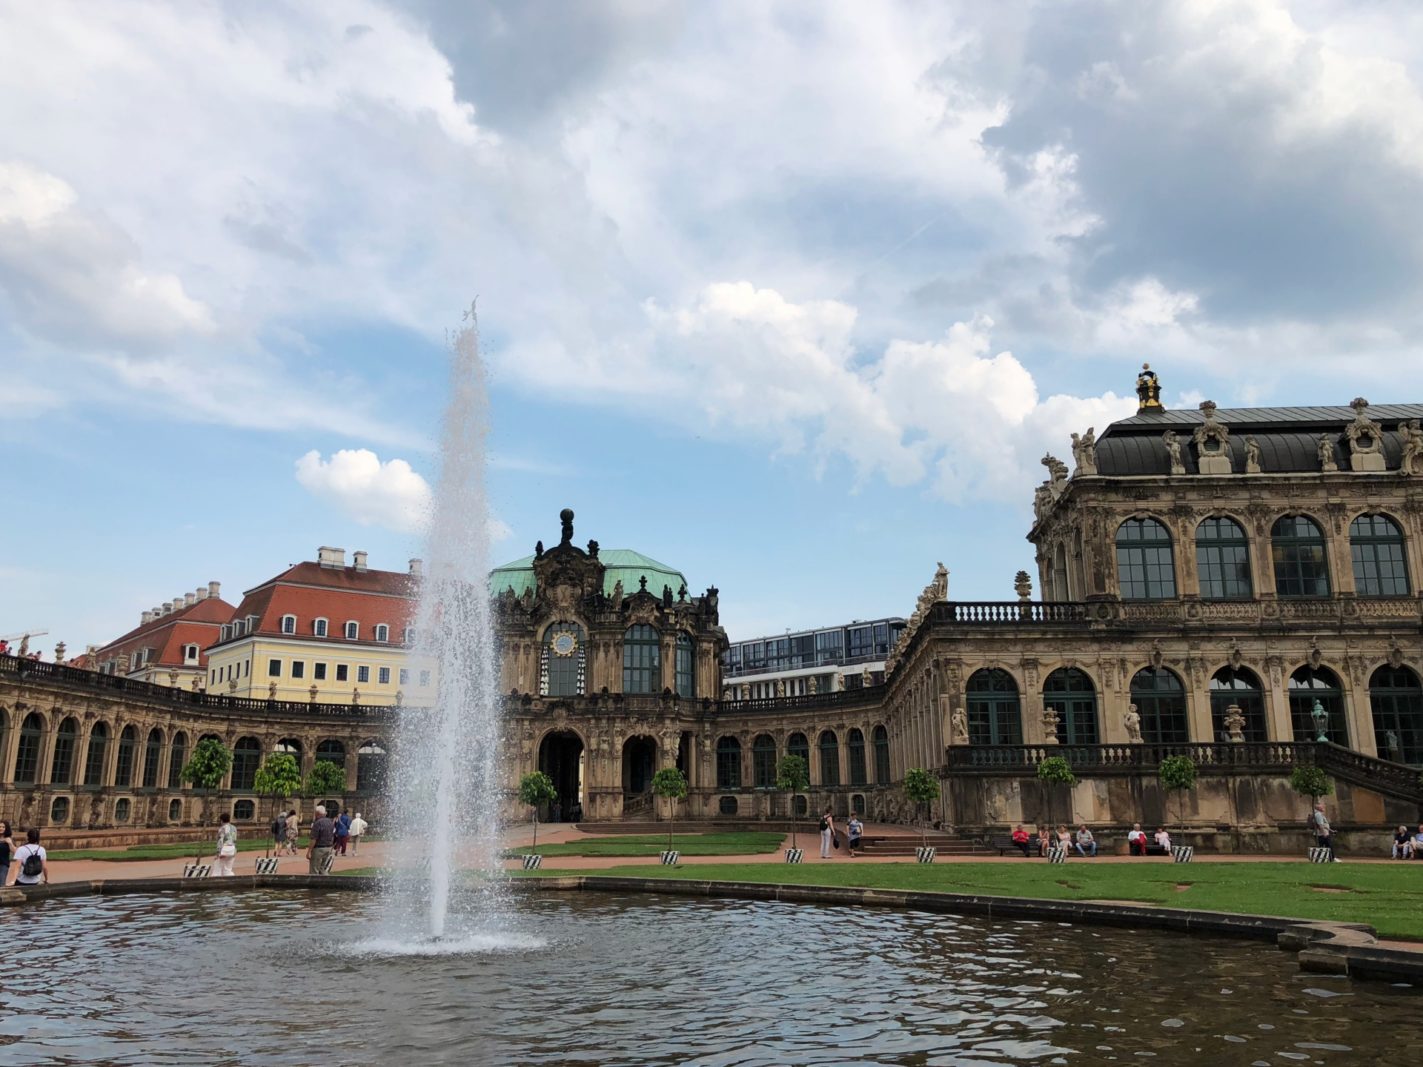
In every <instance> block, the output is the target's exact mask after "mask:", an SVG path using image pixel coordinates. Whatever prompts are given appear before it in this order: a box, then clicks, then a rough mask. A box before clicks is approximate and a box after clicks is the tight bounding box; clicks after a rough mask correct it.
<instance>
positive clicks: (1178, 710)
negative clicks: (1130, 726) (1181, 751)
mask: <svg viewBox="0 0 1423 1067" xmlns="http://www.w3.org/2000/svg"><path fill="white" fill-rule="evenodd" d="M1131 702H1132V703H1133V704H1135V705H1136V710H1137V714H1139V715H1140V716H1141V739H1142V740H1143V741H1146V742H1148V743H1149V744H1154V745H1167V744H1176V743H1178V742H1181V741H1189V740H1190V739H1191V727H1190V724H1189V723H1188V722H1187V719H1186V690H1185V687H1184V686H1182V685H1181V679H1180V678H1177V677H1176V675H1175V674H1173V673H1172V672H1170V671H1168V670H1166V669H1164V668H1163V669H1161V670H1153V669H1152V668H1151V667H1147V668H1145V669H1144V670H1140V671H1137V672H1136V675H1135V677H1133V678H1132V680H1131Z"/></svg>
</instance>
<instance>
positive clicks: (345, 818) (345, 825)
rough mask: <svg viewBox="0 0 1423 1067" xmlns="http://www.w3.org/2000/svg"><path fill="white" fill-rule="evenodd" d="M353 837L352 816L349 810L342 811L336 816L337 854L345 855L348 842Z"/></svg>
mask: <svg viewBox="0 0 1423 1067" xmlns="http://www.w3.org/2000/svg"><path fill="white" fill-rule="evenodd" d="M350 837H351V816H350V814H349V813H348V812H344V811H343V812H342V813H341V814H340V815H338V816H336V854H337V855H338V856H344V855H345V854H346V842H347V841H348V840H349V839H350Z"/></svg>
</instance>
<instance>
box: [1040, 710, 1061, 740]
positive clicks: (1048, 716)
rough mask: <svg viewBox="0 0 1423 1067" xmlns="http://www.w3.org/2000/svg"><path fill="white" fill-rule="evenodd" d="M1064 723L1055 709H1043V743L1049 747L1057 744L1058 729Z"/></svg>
mask: <svg viewBox="0 0 1423 1067" xmlns="http://www.w3.org/2000/svg"><path fill="white" fill-rule="evenodd" d="M1061 722H1062V718H1061V716H1059V715H1058V713H1057V712H1056V711H1055V710H1054V709H1053V708H1047V707H1045V708H1043V743H1044V744H1047V745H1055V744H1057V743H1058V742H1057V728H1058V725H1059V724H1060V723H1061Z"/></svg>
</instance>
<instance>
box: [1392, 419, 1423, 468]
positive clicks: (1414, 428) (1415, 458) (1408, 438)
mask: <svg viewBox="0 0 1423 1067" xmlns="http://www.w3.org/2000/svg"><path fill="white" fill-rule="evenodd" d="M1398 433H1399V435H1400V436H1401V437H1402V438H1403V458H1402V461H1401V462H1400V463H1399V465H1398V473H1399V474H1408V475H1412V474H1423V428H1420V426H1419V423H1418V420H1417V419H1409V420H1408V421H1407V422H1404V423H1400V424H1399V427H1398Z"/></svg>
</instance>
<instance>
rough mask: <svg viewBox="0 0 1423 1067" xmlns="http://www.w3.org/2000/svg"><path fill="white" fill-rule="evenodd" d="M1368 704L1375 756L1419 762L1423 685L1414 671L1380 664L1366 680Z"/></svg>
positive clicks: (1421, 761) (1422, 758)
mask: <svg viewBox="0 0 1423 1067" xmlns="http://www.w3.org/2000/svg"><path fill="white" fill-rule="evenodd" d="M1369 707H1370V709H1371V710H1372V712H1373V719H1374V743H1375V745H1376V746H1377V751H1378V754H1379V758H1381V759H1386V760H1394V761H1395V762H1398V763H1410V764H1413V765H1414V766H1418V765H1419V764H1423V685H1420V684H1419V682H1418V675H1416V674H1414V673H1413V672H1412V671H1411V670H1409V669H1408V668H1407V667H1387V666H1385V667H1380V668H1379V669H1378V670H1376V671H1374V676H1373V677H1372V678H1371V679H1370V680H1369ZM1390 735H1392V736H1390Z"/></svg>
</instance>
